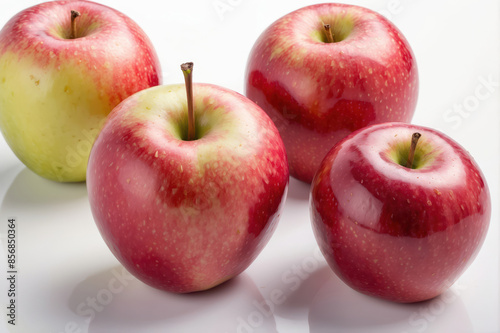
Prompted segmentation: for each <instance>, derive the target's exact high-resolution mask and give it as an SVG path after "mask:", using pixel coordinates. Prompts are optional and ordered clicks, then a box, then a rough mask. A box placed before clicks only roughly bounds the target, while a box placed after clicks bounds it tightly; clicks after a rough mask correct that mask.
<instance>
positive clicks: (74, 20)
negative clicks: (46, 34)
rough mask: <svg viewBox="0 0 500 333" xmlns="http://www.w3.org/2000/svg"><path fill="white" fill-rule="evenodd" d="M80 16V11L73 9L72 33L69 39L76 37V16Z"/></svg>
mask: <svg viewBox="0 0 500 333" xmlns="http://www.w3.org/2000/svg"><path fill="white" fill-rule="evenodd" d="M78 16H80V12H77V11H76V10H72V11H71V33H70V35H69V39H75V38H76V18H77V17H78Z"/></svg>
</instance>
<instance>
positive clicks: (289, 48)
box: [245, 3, 418, 182]
mask: <svg viewBox="0 0 500 333" xmlns="http://www.w3.org/2000/svg"><path fill="white" fill-rule="evenodd" d="M326 24H328V25H329V26H330V31H332V32H333V42H331V43H330V42H328V41H327V37H326V36H328V34H327V33H326V31H325V28H324V25H326ZM245 83H246V95H247V97H249V98H250V99H251V100H253V101H254V102H256V103H257V104H258V105H259V106H260V107H262V108H263V109H264V111H266V112H267V113H268V114H269V115H270V117H271V119H272V120H273V121H274V123H275V124H276V126H277V127H278V129H279V131H280V134H281V137H282V138H283V142H284V143H285V147H286V151H287V155H288V162H289V166H290V174H291V175H292V176H294V177H296V178H298V179H300V180H302V181H305V182H311V180H312V178H313V176H314V174H315V172H316V170H317V169H318V167H319V164H320V163H321V160H322V159H323V157H324V156H325V155H326V153H327V152H328V151H329V150H330V149H331V148H332V147H333V146H334V144H335V143H337V142H338V141H339V140H341V139H342V138H344V137H345V136H347V135H348V134H349V133H351V132H353V131H355V130H357V129H359V128H362V127H365V126H368V125H371V124H375V123H382V122H387V121H402V122H409V121H410V120H411V118H412V116H413V112H414V110H415V106H416V103H417V95H418V74H417V65H416V62H415V57H414V55H413V53H412V50H411V48H410V46H409V45H408V42H407V41H406V39H405V38H404V37H403V35H402V34H401V32H400V31H399V30H398V29H397V28H396V27H395V26H394V25H393V24H392V23H391V22H389V21H388V20H387V19H385V18H384V17H383V16H381V15H379V14H377V13H375V12H373V11H371V10H369V9H366V8H362V7H357V6H352V5H343V4H334V3H325V4H318V5H313V6H309V7H305V8H302V9H299V10H297V11H294V12H292V13H290V14H288V15H285V16H284V17H282V18H280V19H279V20H277V21H276V22H274V23H273V24H272V25H271V26H269V27H268V28H267V30H265V31H264V32H263V33H262V34H261V36H260V37H259V39H258V40H257V41H256V43H255V45H254V47H253V49H252V51H251V53H250V56H249V59H248V64H247V68H246V79H245Z"/></svg>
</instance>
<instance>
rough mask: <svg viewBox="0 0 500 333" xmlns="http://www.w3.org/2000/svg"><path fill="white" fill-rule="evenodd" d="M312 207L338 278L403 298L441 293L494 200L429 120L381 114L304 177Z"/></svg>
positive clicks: (473, 251) (471, 165)
mask: <svg viewBox="0 0 500 333" xmlns="http://www.w3.org/2000/svg"><path fill="white" fill-rule="evenodd" d="M412 133H419V134H421V137H420V140H418V134H415V135H414V138H413V139H411V138H412ZM412 141H413V142H412ZM412 152H413V153H412ZM412 154H413V161H411V155H412ZM409 160H410V161H409ZM310 213H311V220H312V225H313V230H314V235H315V237H316V240H317V241H318V244H319V247H320V249H321V251H322V253H323V255H324V256H325V258H326V260H327V262H328V264H329V266H330V267H331V268H332V270H333V271H334V272H335V273H336V274H337V275H338V276H339V277H340V279H342V280H343V281H344V282H345V283H346V284H347V285H349V286H350V287H352V288H353V289H355V290H357V291H359V292H361V293H364V294H367V295H371V296H376V297H380V298H384V299H388V300H391V301H396V302H405V303H407V302H418V301H423V300H427V299H431V298H433V297H435V296H438V295H439V294H441V293H443V292H444V291H445V290H446V289H447V288H448V287H450V286H451V285H452V284H453V283H454V282H455V281H456V280H457V279H458V278H459V277H460V275H461V274H462V273H463V272H464V271H465V270H466V269H467V267H468V266H469V265H470V264H471V263H472V261H473V260H474V258H475V257H476V255H477V254H478V251H479V249H480V247H481V245H482V243H483V241H484V238H485V236H486V232H487V229H488V225H489V221H490V214H491V202H490V194H489V190H488V186H487V184H486V181H485V179H484V176H483V174H482V173H481V170H480V169H479V167H478V165H477V164H476V163H475V162H474V160H473V158H472V157H471V156H470V155H469V154H468V153H467V151H466V150H465V149H464V148H463V147H461V146H460V145H459V144H458V143H456V142H455V141H453V140H452V139H451V138H449V137H448V136H446V135H445V134H443V133H441V132H438V131H436V130H433V129H430V128H426V127H421V126H416V125H410V124H405V123H385V124H376V125H371V126H369V127H366V128H364V129H361V130H358V131H356V132H354V133H352V134H351V135H349V136H348V137H347V138H345V139H343V140H341V141H340V142H339V143H338V144H337V145H336V146H335V147H334V148H333V149H332V150H331V151H330V152H329V153H328V154H327V156H326V157H325V159H324V161H323V162H322V164H321V166H320V168H319V169H318V172H317V174H316V175H315V177H314V180H313V183H312V185H311V194H310Z"/></svg>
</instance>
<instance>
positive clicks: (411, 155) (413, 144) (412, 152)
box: [406, 132, 422, 169]
mask: <svg viewBox="0 0 500 333" xmlns="http://www.w3.org/2000/svg"><path fill="white" fill-rule="evenodd" d="M421 136H422V135H421V134H420V133H418V132H415V133H413V135H412V136H411V146H410V152H409V153H408V161H407V162H406V167H407V168H410V169H413V159H414V157H415V149H416V148H417V143H418V139H420V137H421Z"/></svg>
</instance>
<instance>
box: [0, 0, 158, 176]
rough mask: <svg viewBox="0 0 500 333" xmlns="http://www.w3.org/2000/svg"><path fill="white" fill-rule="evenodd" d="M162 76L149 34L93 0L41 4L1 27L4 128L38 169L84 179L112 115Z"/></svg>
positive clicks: (0, 110) (0, 100)
mask: <svg viewBox="0 0 500 333" xmlns="http://www.w3.org/2000/svg"><path fill="white" fill-rule="evenodd" d="M72 11H73V13H74V15H73V14H72ZM78 13H79V16H78ZM160 76H161V70H160V65H159V62H158V58H157V56H156V52H155V50H154V49H153V46H152V45H151V42H150V40H149V39H148V37H147V36H146V34H145V33H144V32H143V31H142V30H141V29H140V28H139V26H138V25H137V24H136V23H135V22H133V21H132V20H131V19H130V18H128V17H127V16H125V15H124V14H122V13H120V12H118V11H116V10H114V9H112V8H109V7H106V6H103V5H100V4H97V3H93V2H88V1H79V0H73V1H54V2H47V3H42V4H38V5H36V6H33V7H31V8H28V9H25V10H23V11H21V12H20V13H18V14H17V15H15V16H14V17H13V18H12V19H11V20H10V21H9V22H7V24H6V25H5V26H4V27H3V29H2V30H1V31H0V130H1V131H2V133H3V135H4V137H5V140H6V141H7V143H8V144H9V146H10V147H11V148H12V150H13V151H14V153H15V154H16V155H17V157H18V158H19V159H20V160H21V161H22V162H23V163H24V164H25V165H26V166H27V167H28V168H30V169H31V170H33V171H34V172H35V173H37V174H39V175H41V176H43V177H45V178H48V179H52V180H57V181H65V182H69V181H83V180H85V173H86V168H87V162H88V156H89V152H90V149H91V147H92V143H93V142H94V140H95V137H96V136H97V134H98V133H99V130H100V128H101V127H102V125H103V123H104V120H105V119H106V116H107V115H108V114H109V113H110V112H111V110H112V109H113V108H114V107H115V106H116V105H117V104H118V103H120V102H121V101H122V100H123V99H125V98H126V97H128V96H130V95H132V94H133V93H135V92H137V91H139V90H142V89H145V88H149V87H151V86H156V85H158V84H159V83H160V81H161V77H160Z"/></svg>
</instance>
